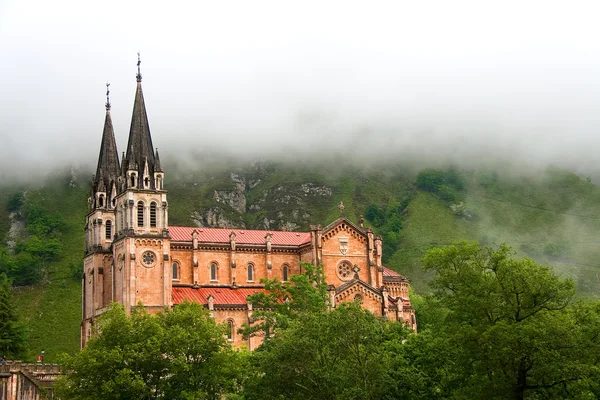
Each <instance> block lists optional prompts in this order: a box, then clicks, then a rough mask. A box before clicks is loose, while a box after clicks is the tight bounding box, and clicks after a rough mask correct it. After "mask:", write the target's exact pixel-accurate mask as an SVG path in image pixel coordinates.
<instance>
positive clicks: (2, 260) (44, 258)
mask: <svg viewBox="0 0 600 400" xmlns="http://www.w3.org/2000/svg"><path fill="white" fill-rule="evenodd" d="M8 210H9V211H11V212H18V213H19V217H20V218H21V219H23V223H24V226H25V232H23V233H22V235H21V236H20V237H18V238H17V240H16V243H15V244H14V248H13V249H12V250H9V249H8V248H7V247H0V273H5V274H6V275H7V276H8V277H9V279H10V280H11V281H12V282H13V285H15V286H22V285H31V284H36V283H40V282H42V280H43V279H44V278H45V277H46V276H47V274H48V267H49V264H50V263H51V262H53V261H56V260H58V259H59V258H60V256H61V254H62V247H63V246H62V242H61V232H60V229H61V227H62V226H63V222H62V220H61V218H60V216H58V215H57V214H54V213H52V212H50V211H48V210H47V209H46V208H44V207H43V206H42V205H40V204H38V203H36V202H33V201H28V200H27V199H25V198H24V197H23V195H22V194H16V195H13V196H11V197H10V199H9V202H8Z"/></svg>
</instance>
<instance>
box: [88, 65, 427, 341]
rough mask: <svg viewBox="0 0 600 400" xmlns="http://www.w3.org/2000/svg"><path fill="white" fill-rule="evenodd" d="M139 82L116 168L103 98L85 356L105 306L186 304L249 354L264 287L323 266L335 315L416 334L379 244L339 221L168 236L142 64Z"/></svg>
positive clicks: (176, 230) (181, 229)
mask: <svg viewBox="0 0 600 400" xmlns="http://www.w3.org/2000/svg"><path fill="white" fill-rule="evenodd" d="M136 79H137V87H136V92H135V99H134V104H133V114H132V116H131V127H130V130H129V141H128V143H127V149H126V152H124V153H123V155H122V157H121V158H120V159H119V154H118V152H117V146H116V141H115V135H114V130H113V125H112V120H111V116H110V107H111V106H110V102H109V98H108V91H107V102H106V117H105V121H104V130H103V134H102V142H101V145H100V156H99V158H98V167H97V169H96V174H95V175H94V178H93V180H92V192H91V196H90V197H89V199H88V203H89V213H88V215H87V218H86V224H85V232H86V251H85V258H84V274H83V319H82V323H81V345H82V346H85V344H86V342H87V340H88V339H89V338H90V336H91V335H92V333H93V330H94V329H93V327H94V324H95V323H96V319H97V318H98V317H99V316H100V315H101V314H102V313H103V311H104V310H105V309H106V307H107V306H109V304H110V303H111V302H117V303H120V304H123V305H124V306H125V309H126V310H127V312H130V310H131V308H132V307H134V306H136V305H137V304H138V303H140V302H141V303H142V304H143V305H144V306H145V307H146V309H147V310H148V311H149V312H150V313H156V312H159V311H161V310H163V309H164V308H165V307H174V306H176V305H177V304H179V303H181V302H183V301H186V300H188V301H194V302H198V303H200V304H203V305H204V306H205V307H206V308H207V309H208V310H210V313H211V315H212V316H213V317H214V318H215V319H216V321H217V322H219V323H225V324H227V326H228V328H229V329H228V333H227V337H228V339H229V341H230V342H231V343H232V344H233V345H235V346H237V347H246V348H248V349H250V350H252V349H255V348H256V347H257V346H259V345H260V343H261V342H262V338H261V337H252V338H250V339H249V340H243V338H242V337H241V335H239V334H238V333H237V330H238V328H240V327H241V326H242V325H243V324H244V323H248V322H251V321H252V311H253V308H252V304H250V303H248V300H247V297H248V296H249V295H250V294H252V293H256V292H257V291H263V290H264V286H263V285H261V282H260V281H261V279H262V278H276V279H280V280H282V281H287V280H288V279H290V276H292V275H293V274H298V273H301V272H302V271H301V270H300V268H301V265H300V263H301V262H311V263H314V264H322V265H323V267H324V271H325V276H326V280H327V283H328V293H329V300H330V303H331V307H336V305H338V304H340V303H343V302H348V301H360V302H361V303H362V305H363V306H364V307H365V308H367V309H368V310H370V311H371V312H373V313H374V314H375V315H378V316H383V317H385V318H388V319H390V320H395V321H403V322H404V323H405V324H407V325H408V326H409V327H411V328H413V329H416V321H415V315H414V310H413V308H412V306H411V304H410V300H409V296H408V286H409V283H408V280H407V279H406V278H404V277H403V276H402V275H400V274H398V273H397V272H395V271H392V270H390V269H388V268H386V267H385V266H383V265H382V262H381V256H382V245H383V243H382V240H381V237H380V236H378V235H374V234H373V231H372V230H371V229H369V228H366V229H365V228H364V227H363V226H362V224H356V223H354V222H352V221H350V220H348V219H347V218H345V217H343V216H340V218H338V219H337V220H335V221H333V222H331V223H330V224H328V225H327V226H325V227H322V226H321V225H313V226H311V227H310V231H308V232H289V231H275V230H268V231H267V230H246V229H222V228H206V227H187V226H170V225H169V203H168V201H167V191H166V190H165V189H164V180H165V171H164V170H163V168H162V166H161V162H160V158H159V155H158V151H157V150H155V148H154V146H153V143H152V137H151V135H150V125H149V123H148V116H147V114H146V106H145V104H144V95H143V92H142V76H141V73H140V61H139V60H138V73H137V75H136ZM107 88H108V85H107ZM340 214H341V213H340Z"/></svg>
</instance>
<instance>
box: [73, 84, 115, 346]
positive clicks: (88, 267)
mask: <svg viewBox="0 0 600 400" xmlns="http://www.w3.org/2000/svg"><path fill="white" fill-rule="evenodd" d="M109 86H110V85H109V84H108V83H107V84H106V116H105V118H104V130H103V132H102V142H101V144H100V155H99V157H98V166H97V167H96V174H95V175H94V177H93V178H92V192H91V195H90V197H89V198H88V215H87V217H86V224H85V233H86V235H85V258H84V270H83V288H84V290H83V310H82V311H83V322H82V326H81V329H82V332H81V333H82V334H81V338H82V345H83V343H84V341H85V339H86V338H87V337H89V335H90V334H91V328H92V326H93V323H94V318H95V317H96V316H97V313H98V310H100V309H102V308H103V307H104V306H105V305H106V304H108V303H110V301H111V300H112V296H111V295H112V293H111V292H110V282H111V280H112V265H113V255H112V249H111V245H112V241H113V237H114V234H115V206H116V197H117V187H118V182H119V176H120V173H121V168H120V166H119V153H118V152H117V145H116V141H115V133H114V130H113V124H112V119H111V117H110V98H109Z"/></svg>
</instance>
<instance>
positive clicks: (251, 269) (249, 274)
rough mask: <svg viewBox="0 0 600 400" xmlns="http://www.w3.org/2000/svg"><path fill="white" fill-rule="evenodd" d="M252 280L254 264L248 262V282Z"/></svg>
mask: <svg viewBox="0 0 600 400" xmlns="http://www.w3.org/2000/svg"><path fill="white" fill-rule="evenodd" d="M253 280H254V265H252V264H248V282H250V281H253Z"/></svg>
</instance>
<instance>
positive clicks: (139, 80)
mask: <svg viewBox="0 0 600 400" xmlns="http://www.w3.org/2000/svg"><path fill="white" fill-rule="evenodd" d="M141 63H142V61H141V60H140V52H139V51H138V62H137V66H138V73H137V75H136V76H135V79H137V81H138V82H141V81H142V73H141V72H140V64H141Z"/></svg>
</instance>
